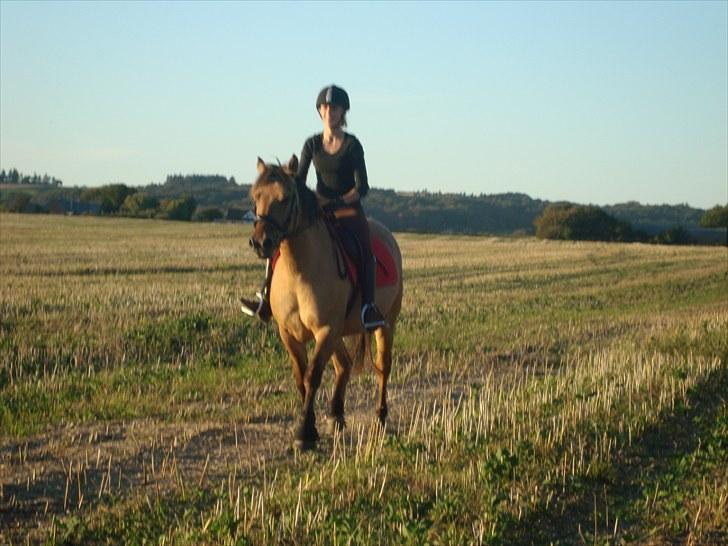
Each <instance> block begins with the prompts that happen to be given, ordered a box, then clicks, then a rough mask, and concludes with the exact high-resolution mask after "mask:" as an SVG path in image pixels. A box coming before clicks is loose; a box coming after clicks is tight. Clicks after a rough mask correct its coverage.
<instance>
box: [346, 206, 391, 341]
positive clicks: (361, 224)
mask: <svg viewBox="0 0 728 546" xmlns="http://www.w3.org/2000/svg"><path fill="white" fill-rule="evenodd" d="M336 216H337V218H338V219H339V222H340V223H341V225H342V226H343V227H344V229H347V230H348V231H350V232H352V233H353V234H354V235H355V236H356V238H357V239H358V241H359V244H360V245H361V264H360V270H359V278H360V279H361V281H360V282H361V288H362V308H361V322H362V325H363V326H364V328H366V329H367V330H370V331H371V330H375V329H377V328H379V327H380V326H383V325H384V317H383V316H382V313H381V312H380V311H379V309H377V306H376V304H375V303H374V301H375V300H374V296H375V287H376V262H375V260H374V254H373V253H372V242H371V236H370V234H369V222H367V218H366V215H365V214H364V209H362V207H361V205H355V206H352V207H346V208H344V209H339V210H337V211H336Z"/></svg>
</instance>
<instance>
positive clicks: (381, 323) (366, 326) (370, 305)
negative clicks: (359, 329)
mask: <svg viewBox="0 0 728 546" xmlns="http://www.w3.org/2000/svg"><path fill="white" fill-rule="evenodd" d="M369 309H373V310H374V312H375V313H377V315H379V316H380V317H381V316H382V313H381V312H380V311H379V309H377V306H376V305H375V304H373V303H366V304H364V305H363V306H362V308H361V324H362V326H364V329H365V330H367V331H372V330H374V329H376V328H379V327H380V326H384V325H385V324H386V323H385V322H384V318H380V319H375V320H373V321H371V322H364V315H365V314H366V312H367V311H369Z"/></svg>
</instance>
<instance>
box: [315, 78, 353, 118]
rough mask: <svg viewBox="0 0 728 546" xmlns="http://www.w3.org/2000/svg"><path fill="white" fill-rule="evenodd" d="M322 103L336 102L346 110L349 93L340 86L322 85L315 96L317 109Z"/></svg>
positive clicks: (347, 108)
mask: <svg viewBox="0 0 728 546" xmlns="http://www.w3.org/2000/svg"><path fill="white" fill-rule="evenodd" d="M322 104H336V105H338V106H341V107H342V108H343V109H344V112H346V111H347V110H349V95H347V94H346V91H344V90H343V89H342V88H341V87H337V86H336V85H329V86H327V87H324V88H323V89H322V90H321V92H320V93H319V94H318V97H317V98H316V110H317V111H318V109H319V107H320V106H321V105H322Z"/></svg>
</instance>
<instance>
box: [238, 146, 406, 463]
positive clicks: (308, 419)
mask: <svg viewBox="0 0 728 546" xmlns="http://www.w3.org/2000/svg"><path fill="white" fill-rule="evenodd" d="M257 168H258V179H257V180H256V182H255V184H254V185H253V187H252V188H251V190H250V195H251V198H252V199H253V201H254V203H255V211H256V216H257V217H256V223H255V230H254V232H253V235H252V237H251V238H250V244H251V246H253V248H254V249H255V251H256V253H257V254H258V256H259V257H260V258H271V257H272V256H273V255H274V253H275V252H276V250H277V249H280V254H279V256H278V258H277V261H276V265H275V269H274V272H273V279H272V282H271V291H270V305H271V310H272V312H273V318H274V319H275V321H276V323H277V324H278V331H279V333H280V337H281V340H282V341H283V344H284V345H285V347H286V349H287V351H288V354H289V355H290V358H291V364H292V366H293V375H294V377H295V380H296V385H297V387H298V390H299V391H300V393H301V397H302V399H303V411H302V415H301V420H300V422H299V425H298V427H297V429H296V432H295V437H294V442H295V445H296V446H297V447H299V448H301V449H308V448H311V447H313V446H314V445H315V443H316V441H317V440H318V437H319V436H318V432H317V430H316V415H315V413H314V402H315V399H316V390H317V389H318V387H319V385H320V383H321V376H322V375H323V372H324V367H325V365H326V364H327V362H328V361H329V359H333V362H334V369H335V372H336V378H335V384H334V392H333V397H332V399H331V409H330V415H329V417H330V425H331V428H334V429H335V428H340V427H343V426H344V397H345V394H346V385H347V382H348V381H349V376H350V374H351V370H352V367H353V366H354V365H357V366H358V365H361V358H363V356H362V354H360V355H359V361H358V362H356V363H355V362H353V361H352V358H351V357H350V355H349V353H348V351H347V349H346V346H345V344H344V339H343V338H344V337H346V336H358V341H359V342H360V343H359V347H366V346H367V344H368V343H369V337H368V336H369V334H367V333H366V332H365V331H364V329H363V328H362V325H361V321H360V317H359V310H360V309H361V298H360V295H358V294H356V293H355V288H354V287H353V285H352V283H351V282H350V281H349V280H348V279H346V278H341V275H340V272H339V269H340V264H341V256H340V254H338V253H339V252H340V250H339V248H338V246H337V244H336V242H335V241H334V240H333V238H332V235H331V233H330V231H329V228H328V227H327V224H326V220H325V218H324V213H323V211H322V209H321V207H320V206H319V203H318V201H317V199H316V194H315V193H314V192H313V191H311V190H310V189H308V188H306V187H305V186H303V187H299V186H298V185H297V184H296V181H295V179H294V177H293V175H294V173H295V172H296V170H297V168H298V158H297V157H296V156H295V155H294V156H293V157H291V159H290V161H289V162H288V164H287V165H285V166H279V165H272V164H265V163H264V162H263V160H261V159H260V158H258V165H257ZM369 225H370V229H371V233H372V237H373V238H374V237H377V238H379V239H380V240H381V242H382V243H383V244H384V245H385V246H386V247H387V249H388V250H389V252H390V253H391V255H392V258H393V260H394V264H395V266H396V269H397V272H396V273H397V282H396V284H394V285H392V286H384V287H380V288H378V289H377V291H376V304H377V306H378V307H379V309H380V310H381V311H382V314H383V315H384V317H385V319H386V325H385V326H383V327H380V328H378V329H377V330H375V331H374V332H373V335H374V338H375V340H376V345H377V351H376V360H375V362H374V368H375V372H376V375H377V380H378V383H379V407H378V409H377V416H378V418H379V421H380V423H381V424H384V422H385V419H386V417H387V379H388V377H389V372H390V369H391V366H392V344H393V341H394V327H395V322H396V320H397V316H398V315H399V311H400V307H401V303H402V256H401V254H400V251H399V247H398V245H397V242H396V241H395V240H394V237H393V236H392V234H391V233H390V232H389V230H387V228H385V227H384V226H383V225H382V224H380V223H378V222H376V221H373V220H371V219H370V220H369ZM310 341H314V343H315V345H314V348H313V352H312V353H311V357H310V359H309V357H308V352H307V349H306V346H307V344H308V343H309V342H310ZM358 352H359V353H363V351H358ZM366 352H367V353H368V352H369V351H366Z"/></svg>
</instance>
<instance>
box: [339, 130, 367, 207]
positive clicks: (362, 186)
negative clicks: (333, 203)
mask: <svg viewBox="0 0 728 546" xmlns="http://www.w3.org/2000/svg"><path fill="white" fill-rule="evenodd" d="M352 154H353V160H354V191H356V192H357V199H361V198H363V197H365V196H366V194H367V192H368V191H369V181H368V180H367V166H366V163H364V148H363V147H362V145H361V142H359V141H358V140H357V141H356V142H355V143H354V147H353V149H352ZM344 200H346V197H344Z"/></svg>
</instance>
